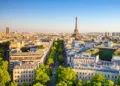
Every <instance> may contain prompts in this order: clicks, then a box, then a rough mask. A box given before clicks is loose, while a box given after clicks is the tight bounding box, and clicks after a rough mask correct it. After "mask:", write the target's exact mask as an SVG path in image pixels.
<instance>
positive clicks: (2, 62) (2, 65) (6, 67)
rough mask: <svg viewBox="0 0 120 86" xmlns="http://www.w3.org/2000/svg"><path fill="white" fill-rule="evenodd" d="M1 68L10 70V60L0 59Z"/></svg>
mask: <svg viewBox="0 0 120 86" xmlns="http://www.w3.org/2000/svg"><path fill="white" fill-rule="evenodd" d="M0 68H1V69H2V70H6V71H7V70H8V62H7V61H0Z"/></svg>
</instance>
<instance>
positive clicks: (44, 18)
mask: <svg viewBox="0 0 120 86" xmlns="http://www.w3.org/2000/svg"><path fill="white" fill-rule="evenodd" d="M76 16H77V17H78V30H79V32H80V33H82V32H120V24H119V23H120V17H119V16H120V0H19V1H18V0H0V31H5V28H6V27H9V28H10V31H12V32H13V31H20V32H24V31H25V32H32V31H33V32H66V33H72V32H73V31H74V29H75V17H76Z"/></svg>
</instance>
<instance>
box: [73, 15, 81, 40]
mask: <svg viewBox="0 0 120 86" xmlns="http://www.w3.org/2000/svg"><path fill="white" fill-rule="evenodd" d="M73 37H75V38H79V37H80V33H79V32H78V22H77V17H76V22H75V30H74V33H73Z"/></svg>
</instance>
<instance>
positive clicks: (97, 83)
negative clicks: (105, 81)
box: [92, 82, 102, 86]
mask: <svg viewBox="0 0 120 86" xmlns="http://www.w3.org/2000/svg"><path fill="white" fill-rule="evenodd" d="M92 86H102V83H101V82H93V85H92Z"/></svg>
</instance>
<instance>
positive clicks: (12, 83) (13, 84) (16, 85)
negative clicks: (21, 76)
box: [10, 82, 18, 86]
mask: <svg viewBox="0 0 120 86" xmlns="http://www.w3.org/2000/svg"><path fill="white" fill-rule="evenodd" d="M10 86H18V84H17V83H16V82H11V83H10Z"/></svg>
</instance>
